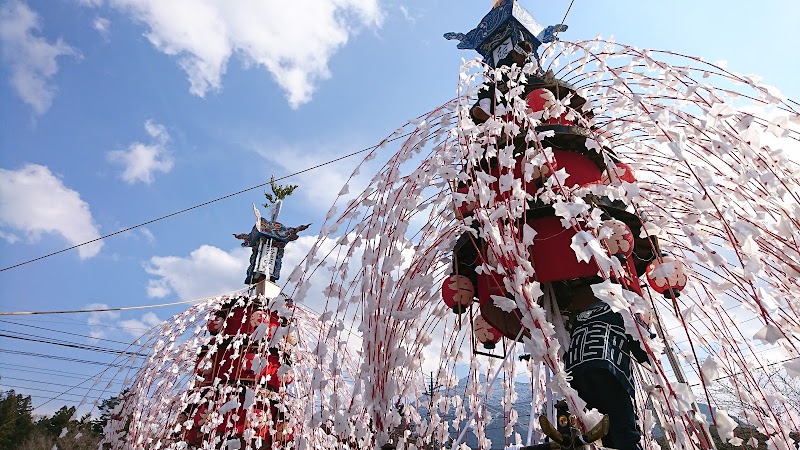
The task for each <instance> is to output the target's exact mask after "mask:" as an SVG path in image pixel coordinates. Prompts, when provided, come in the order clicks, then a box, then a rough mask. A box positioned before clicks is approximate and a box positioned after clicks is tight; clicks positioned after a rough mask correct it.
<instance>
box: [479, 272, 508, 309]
mask: <svg viewBox="0 0 800 450" xmlns="http://www.w3.org/2000/svg"><path fill="white" fill-rule="evenodd" d="M507 294H508V293H507V292H506V288H505V286H504V285H503V276H502V275H500V274H499V273H497V272H492V273H479V274H478V302H479V303H480V304H481V305H483V304H484V303H486V302H490V301H492V296H493V295H499V296H501V297H505V296H506V295H507Z"/></svg>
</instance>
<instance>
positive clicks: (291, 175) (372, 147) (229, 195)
mask: <svg viewBox="0 0 800 450" xmlns="http://www.w3.org/2000/svg"><path fill="white" fill-rule="evenodd" d="M411 133H413V131H409V132H408V133H406V134H402V135H399V136H396V137H393V138H391V139H386V140H384V141H381V143H380V144H376V145H373V146H371V147H367V148H363V149H361V150H358V151H355V152H352V153H348V154H347V155H344V156H340V157H338V158H336V159H332V160H330V161H327V162H324V163H321V164H317V165H316V166H312V167H308V168H306V169H303V170H300V171H298V172H295V173H292V174H289V175H284V176H282V177H280V178H275V179H274V180H272V181H281V180H285V179H287V178H290V177H293V176H296V175H300V174H302V173H305V172H309V171H311V170H314V169H319V168H320V167H323V166H326V165H328V164H333V163H335V162H338V161H341V160H343V159H347V158H349V157H351V156H355V155H358V154H359V153H364V152H367V151H370V150H374V149H376V148H378V147H380V146H381V145H383V144H385V143H387V142H392V141H396V140H398V139H401V138H404V137H406V136H409V135H410V134H411ZM269 184H270V182H267V183H261V184H258V185H255V186H251V187H249V188H245V189H242V190H240V191H237V192H234V193H232V194H228V195H223V196H222V197H217V198H215V199H213V200H209V201H207V202H203V203H200V204H197V205H194V206H190V207H188V208H184V209H182V210H180V211H175V212H173V213H169V214H165V215H163V216H160V217H157V218H155V219H150V220H148V221H146V222H142V223H140V224H138V225H133V226H130V227H127V228H123V229H122V230H118V231H115V232H113V233H109V234H106V235H103V236H100V237H98V238H95V239H92V240H89V241H86V242H83V243H80V244H77V245H73V246H72V247H68V248H65V249H61V250H58V251H55V252H52V253H48V254H46V255H43V256H39V257H37V258H33V259H29V260H27V261H23V262H21V263H17V264H14V265H12V266H8V267H4V268H2V269H0V272H5V271H6V270H10V269H14V268H17V267H20V266H24V265H26V264H30V263H32V262H35V261H39V260H42V259H45V258H49V257H51V256H55V255H58V254H59V253H64V252H67V251H70V250H74V249H76V248H78V247H82V246H84V245H88V244H91V243H94V242H98V241H102V240H103V239H106V238H110V237H112V236H116V235H118V234H122V233H126V232H128V231H131V230H135V229H136V228H140V227H143V226H146V225H150V224H151V223H154V222H158V221H160V220H164V219H168V218H170V217H173V216H177V215H179V214H183V213H185V212H189V211H191V210H194V209H197V208H202V207H203V206H208V205H210V204H212V203H216V202H218V201H220V200H225V199H228V198H231V197H235V196H237V195H239V194H244V193H245V192H250V191H252V190H255V189H259V188H262V187H265V186H267V185H269Z"/></svg>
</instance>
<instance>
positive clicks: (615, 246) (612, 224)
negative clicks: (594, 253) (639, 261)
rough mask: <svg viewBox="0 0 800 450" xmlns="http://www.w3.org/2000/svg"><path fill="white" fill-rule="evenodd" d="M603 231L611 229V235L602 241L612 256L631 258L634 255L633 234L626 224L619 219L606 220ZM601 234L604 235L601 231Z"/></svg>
mask: <svg viewBox="0 0 800 450" xmlns="http://www.w3.org/2000/svg"><path fill="white" fill-rule="evenodd" d="M602 228H603V229H610V230H611V235H610V236H607V237H604V238H602V239H601V241H602V242H603V245H605V246H606V248H607V249H608V252H609V253H610V254H611V255H624V256H626V257H627V256H630V255H631V253H633V232H631V229H630V228H628V225H626V224H625V222H623V221H621V220H618V219H611V220H604V221H603V225H602ZM600 232H601V233H604V232H603V231H602V229H601V231H600Z"/></svg>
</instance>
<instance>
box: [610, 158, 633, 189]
mask: <svg viewBox="0 0 800 450" xmlns="http://www.w3.org/2000/svg"><path fill="white" fill-rule="evenodd" d="M614 165H615V166H616V169H614V168H613V167H611V166H609V167H608V169H606V171H605V172H603V178H602V183H603V184H611V183H619V182H621V181H626V182H628V183H636V177H635V176H634V175H633V169H632V168H631V166H629V165H627V164H625V163H621V162H618V163H614Z"/></svg>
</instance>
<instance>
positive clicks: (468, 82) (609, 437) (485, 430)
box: [106, 0, 800, 450]
mask: <svg viewBox="0 0 800 450" xmlns="http://www.w3.org/2000/svg"><path fill="white" fill-rule="evenodd" d="M566 33H567V27H566V25H564V24H557V25H553V26H549V27H544V26H542V25H540V24H539V23H538V22H537V21H536V20H535V19H534V18H533V16H532V15H531V14H530V13H528V12H527V11H526V10H525V9H524V8H523V7H522V6H521V5H520V3H519V2H518V1H516V0H501V1H498V2H496V3H495V5H494V7H493V8H492V9H491V10H490V11H489V13H488V14H487V15H486V16H485V17H484V18H483V19H482V20H481V22H480V23H479V24H478V26H477V27H475V28H474V29H472V30H471V31H469V32H467V33H447V34H445V38H447V39H452V40H458V41H459V43H458V48H460V49H464V50H475V51H477V52H478V54H479V55H480V57H479V58H477V59H474V60H471V61H468V62H467V63H466V64H465V65H464V66H463V67H462V72H461V74H460V80H461V82H460V85H459V95H458V97H457V98H455V99H453V100H451V101H449V102H447V103H446V104H444V105H442V106H440V107H438V108H435V109H434V110H433V111H430V112H428V113H425V114H423V115H420V116H419V117H417V118H415V119H413V120H411V121H409V122H408V123H407V124H406V125H404V126H402V127H400V128H399V129H398V130H397V131H396V132H394V133H393V134H392V135H390V136H387V137H386V138H385V139H384V140H383V141H382V142H381V143H379V144H378V145H376V146H375V147H374V148H373V149H372V150H371V152H370V153H369V154H368V155H367V156H366V157H365V158H364V160H363V161H362V162H361V163H359V164H358V165H357V166H356V168H355V169H354V171H353V173H352V175H351V176H350V177H349V179H348V181H347V184H346V185H345V186H344V187H343V188H342V189H341V191H340V194H339V197H338V199H337V200H336V203H335V204H334V206H333V207H332V208H331V210H330V211H329V213H328V215H327V217H326V219H325V222H324V223H323V224H322V226H321V232H320V233H319V235H318V236H317V237H316V240H315V242H314V243H313V245H312V246H311V249H310V251H309V252H308V254H307V255H306V256H305V258H304V259H303V260H302V261H301V262H300V263H299V264H298V265H297V266H295V267H292V268H291V274H290V275H289V276H288V277H287V279H286V280H285V281H283V282H282V285H280V286H278V285H277V284H275V282H277V281H279V280H280V279H279V278H278V272H276V270H275V267H278V268H279V267H280V259H281V257H282V251H283V248H284V246H285V245H287V244H288V243H289V242H291V240H293V239H296V237H297V232H298V231H302V230H303V229H304V228H302V227H299V228H296V229H290V228H286V227H283V226H282V225H280V224H277V223H276V221H277V215H276V214H273V216H272V219H271V220H269V221H266V220H263V219H262V218H260V214H259V215H257V223H256V226H255V227H254V229H253V231H252V232H251V233H249V234H246V235H239V236H237V237H240V238H241V239H243V240H244V245H245V246H248V247H251V248H253V257H252V259H251V267H250V269H249V270H248V274H247V280H246V282H247V284H248V286H249V287H248V289H247V291H245V292H244V293H240V294H235V295H228V296H222V297H217V298H213V299H208V300H206V301H204V302H202V303H200V304H198V305H197V306H195V307H193V308H192V309H190V310H189V311H187V312H186V313H183V314H181V315H179V316H176V317H175V318H173V320H170V321H167V322H165V323H164V324H162V325H161V326H160V327H158V328H156V329H154V330H153V332H152V334H151V337H150V339H149V340H148V341H147V342H145V343H144V344H143V346H142V349H143V351H144V350H146V351H149V354H150V355H151V356H150V357H149V358H148V360H147V361H146V362H145V364H144V366H143V367H142V368H141V369H139V371H138V372H137V373H136V374H135V375H133V376H132V377H131V380H132V381H131V382H130V383H126V385H128V386H130V387H129V390H128V394H126V396H125V401H124V402H123V403H122V404H121V405H120V408H119V411H118V413H119V414H118V417H120V419H119V420H115V421H112V422H111V423H110V424H109V426H108V428H107V433H106V444H108V446H109V447H110V448H136V449H145V448H171V449H188V448H204V449H205V448H227V449H239V448H242V449H248V448H249V449H260V448H299V449H376V448H382V449H410V450H411V449H464V450H465V449H480V450H489V449H501V448H509V449H530V448H533V449H545V448H547V449H553V450H555V449H560V448H564V449H566V448H577V447H582V446H589V445H600V446H606V447H610V448H624V449H627V448H637V447H640V448H643V449H648V450H650V449H652V450H655V449H658V448H662V446H666V447H668V448H671V449H704V450H705V449H712V448H715V447H716V446H717V445H718V444H717V442H719V443H724V444H726V445H733V446H739V447H749V448H757V447H758V446H760V445H766V446H767V448H769V449H774V450H789V449H792V448H796V436H797V435H796V434H793V433H797V432H798V430H800V411H798V409H797V407H796V406H793V404H792V403H791V402H787V401H785V400H786V394H787V392H786V391H785V390H782V386H780V385H778V384H777V383H776V382H775V379H774V378H773V377H769V376H766V377H765V374H767V373H777V372H779V373H780V374H782V375H784V376H787V377H798V376H800V351H798V344H800V319H798V317H799V315H798V311H800V300H798V299H800V282H798V279H800V241H798V237H799V236H800V234H799V233H798V229H800V169H799V168H798V165H797V163H796V162H795V161H796V160H797V156H796V155H797V154H798V150H797V149H798V148H800V145H799V144H798V141H799V140H800V132H799V131H798V130H800V115H798V112H797V106H798V104H797V103H796V102H793V101H791V100H789V99H786V98H784V97H782V95H781V94H780V93H779V92H778V91H777V90H776V89H774V88H772V87H770V86H766V85H762V84H760V81H759V80H758V79H757V78H756V77H753V76H744V75H739V74H735V73H732V72H729V71H727V70H725V69H724V68H722V67H719V66H716V65H714V64H710V63H708V62H705V61H704V60H702V59H700V58H694V57H687V56H683V55H678V54H675V53H672V52H669V51H654V50H641V49H637V48H634V47H630V46H626V45H622V44H617V43H615V42H612V41H609V40H603V39H601V38H597V39H594V40H589V41H577V42H570V41H568V40H567V39H566V38H565V37H564V36H565V34H566ZM392 149H394V152H392ZM792 152H795V153H794V156H793V155H792ZM792 158H795V161H793V160H792ZM376 160H378V161H381V160H382V161H383V163H380V162H377V161H376ZM362 173H370V174H374V176H373V177H372V178H371V180H370V179H369V177H367V178H364V176H363V175H361V174H362ZM351 183H353V184H356V183H358V184H359V185H362V184H365V185H366V188H365V189H364V190H363V191H360V192H353V193H351V192H350V184H351ZM259 283H260V284H259ZM262 285H263V286H269V287H270V288H269V289H266V290H261V291H258V289H261V288H258V287H257V286H262ZM290 299H291V300H290ZM290 336H294V337H293V338H290ZM290 341H291V342H290ZM295 344H296V345H295ZM769 371H772V372H769ZM620 406H622V407H621V408H619V407H620ZM620 409H621V410H622V412H620ZM620 417H622V419H620ZM123 418H124V419H123ZM628 419H631V421H630V423H633V425H630V423H629V425H630V426H628V427H627V428H626V426H627V425H626V426H622V428H620V427H621V424H622V423H623V422H626V421H628ZM637 423H638V427H637V425H636V424H637ZM123 431H124V432H123ZM625 433H629V434H628V435H627V438H625V439H627V440H625V439H623V438H622V437H620V436H622V435H624V434H625ZM630 433H634V434H630ZM631 436H632V437H631ZM715 437H716V438H717V441H715ZM631 446H633V447H631Z"/></svg>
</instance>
